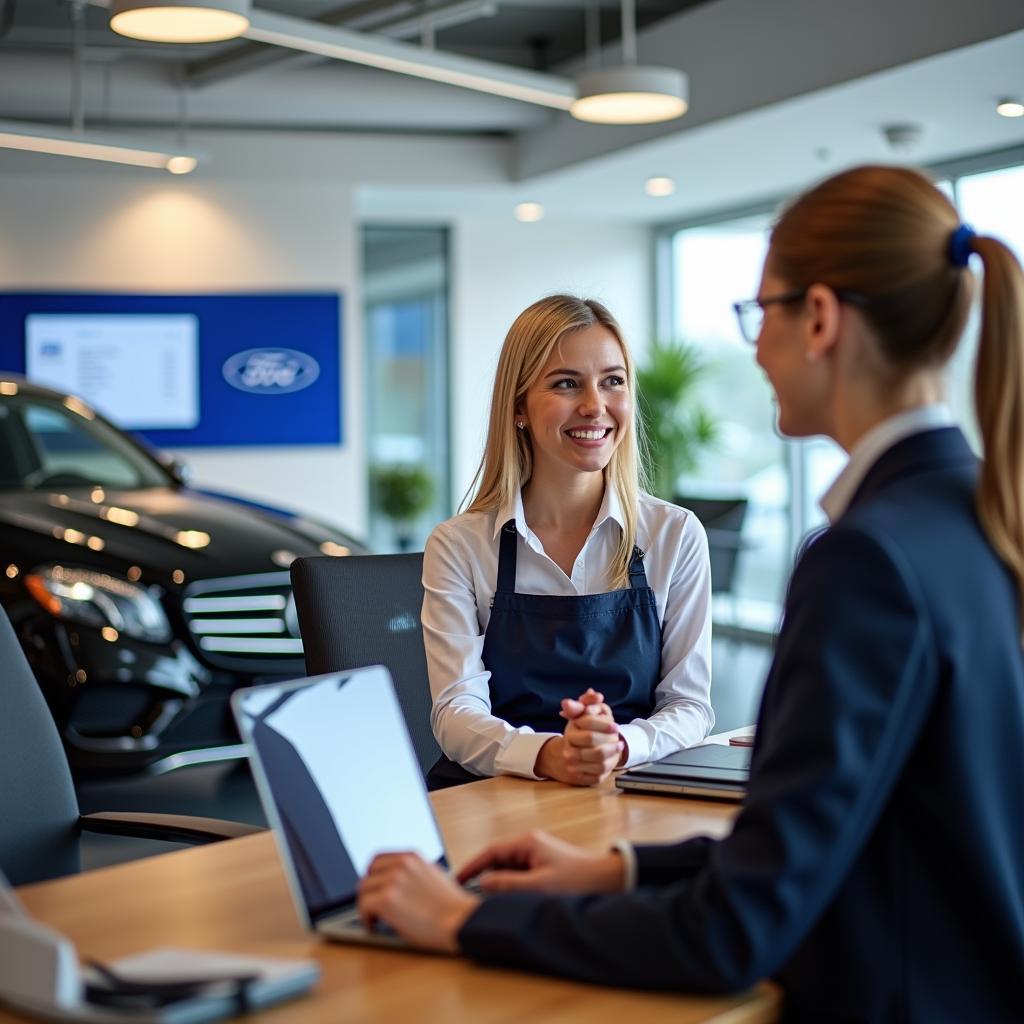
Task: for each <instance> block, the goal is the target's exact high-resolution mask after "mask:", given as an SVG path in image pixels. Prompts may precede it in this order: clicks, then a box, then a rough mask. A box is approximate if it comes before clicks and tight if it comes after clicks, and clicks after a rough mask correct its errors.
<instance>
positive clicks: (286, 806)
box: [232, 666, 444, 921]
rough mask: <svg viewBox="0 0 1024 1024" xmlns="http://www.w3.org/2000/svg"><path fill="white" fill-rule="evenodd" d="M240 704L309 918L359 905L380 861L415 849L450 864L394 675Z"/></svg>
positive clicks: (338, 681) (296, 687)
mask: <svg viewBox="0 0 1024 1024" xmlns="http://www.w3.org/2000/svg"><path fill="white" fill-rule="evenodd" d="M232 703H233V706H234V710H235V716H236V718H237V719H238V724H239V728H240V729H241V731H242V734H243V736H245V738H246V739H247V740H249V742H250V748H251V750H252V760H253V767H254V769H255V774H256V780H257V785H258V787H259V789H260V796H261V798H262V800H263V804H264V809H265V810H266V812H267V817H268V819H269V820H270V821H271V823H272V824H273V825H274V827H275V829H276V830H277V832H278V836H279V841H280V845H281V847H282V854H283V855H284V857H285V859H286V861H289V862H290V864H289V865H288V866H289V867H290V869H291V874H292V876H293V880H294V881H295V882H296V883H297V885H298V889H299V891H300V892H301V895H302V899H303V902H304V903H305V907H306V911H307V913H308V915H309V917H310V920H312V921H316V920H317V919H318V918H320V917H322V916H323V915H324V914H325V913H329V912H330V911H332V910H334V909H336V908H339V907H341V906H344V905H346V904H351V902H352V901H353V900H354V899H355V894H356V887H357V885H358V883H359V879H360V878H361V877H362V876H363V875H364V874H365V873H366V870H367V868H368V867H369V866H370V862H371V861H372V860H373V858H374V857H375V856H376V855H377V854H378V853H383V852H387V851H395V850H411V851H415V852H417V853H419V854H421V855H422V856H423V857H424V858H425V859H426V860H428V861H441V862H443V860H444V844H443V841H442V839H441V834H440V832H439V830H438V827H437V822H436V821H435V820H434V814H433V810H432V809H431V806H430V801H429V799H428V798H427V793H426V788H425V786H424V784H423V776H422V774H421V772H420V767H419V763H418V762H417V760H416V755H415V753H414V752H413V748H412V744H411V742H410V740H409V733H408V731H407V729H406V726H405V720H404V719H403V717H402V710H401V707H400V706H399V703H398V699H397V697H396V696H395V690H394V685H393V684H392V682H391V677H390V675H389V674H388V672H387V670H386V669H383V668H381V667H379V666H377V667H374V668H368V669H359V670H357V671H354V672H347V673H339V674H335V675H329V676H319V677H316V678H314V679H311V680H302V681H300V682H298V683H289V684H282V685H270V686H260V687H256V688H254V689H249V690H240V691H238V692H237V693H236V694H235V695H234V698H233V701H232Z"/></svg>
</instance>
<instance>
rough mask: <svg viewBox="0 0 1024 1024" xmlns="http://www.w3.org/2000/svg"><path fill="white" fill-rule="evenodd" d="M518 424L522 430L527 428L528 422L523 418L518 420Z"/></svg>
mask: <svg viewBox="0 0 1024 1024" xmlns="http://www.w3.org/2000/svg"><path fill="white" fill-rule="evenodd" d="M516 426H517V427H518V428H519V429H520V430H525V429H526V424H525V423H524V422H523V421H522V420H516Z"/></svg>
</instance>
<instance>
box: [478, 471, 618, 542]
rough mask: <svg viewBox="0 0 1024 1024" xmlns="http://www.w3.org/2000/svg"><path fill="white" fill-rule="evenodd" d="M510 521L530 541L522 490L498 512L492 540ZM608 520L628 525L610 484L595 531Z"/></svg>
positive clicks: (606, 486) (616, 495)
mask: <svg viewBox="0 0 1024 1024" xmlns="http://www.w3.org/2000/svg"><path fill="white" fill-rule="evenodd" d="M510 519H514V520H515V524H516V532H517V533H519V534H520V536H522V537H523V539H524V540H529V539H530V536H531V532H532V531H531V530H530V527H529V526H527V524H526V511H525V509H524V508H523V492H522V491H521V490H519V491H516V493H515V497H514V498H513V499H512V501H510V502H507V503H506V504H505V505H503V506H502V508H501V509H500V511H499V512H498V515H497V517H496V518H495V520H494V532H493V533H492V534H491V538H492V539H493V538H495V537H497V536H498V534H499V532H500V531H501V528H502V527H503V526H504V525H505V524H506V523H507V522H508V521H509V520H510ZM608 519H613V520H614V521H615V522H617V523H618V524H619V526H620V527H621V528H622V529H625V528H626V523H625V521H624V517H623V515H622V502H621V501H620V500H619V495H618V492H617V491H616V490H615V488H614V487H612V486H611V484H610V483H607V482H606V483H605V488H604V498H603V499H602V500H601V507H600V509H598V512H597V519H595V520H594V529H595V530H596V529H597V528H598V527H599V526H601V525H602V524H603V523H604V522H605V521H606V520H608Z"/></svg>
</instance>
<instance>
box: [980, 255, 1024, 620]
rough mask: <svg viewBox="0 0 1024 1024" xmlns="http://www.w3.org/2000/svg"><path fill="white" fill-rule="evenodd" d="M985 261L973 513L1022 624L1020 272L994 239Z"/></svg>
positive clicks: (1023, 317) (1023, 285)
mask: <svg viewBox="0 0 1024 1024" xmlns="http://www.w3.org/2000/svg"><path fill="white" fill-rule="evenodd" d="M972 249H973V251H974V252H976V253H977V254H978V255H979V256H980V257H981V260H982V263H983V264H984V267H985V276H984V280H983V291H982V303H981V337H980V339H979V342H978V364H977V369H976V370H975V377H974V402H975V408H976V411H977V416H978V425H979V426H980V428H981V437H982V442H983V444H984V449H985V461H984V463H983V464H982V468H981V480H980V482H979V486H978V514H979V516H980V517H981V522H982V524H983V525H984V527H985V532H986V533H988V535H989V538H990V539H991V541H992V545H993V547H994V548H995V549H996V551H997V552H998V553H999V555H1000V557H1001V558H1002V559H1003V561H1004V562H1006V564H1007V565H1008V566H1009V567H1010V570H1011V571H1012V572H1013V574H1014V576H1015V577H1016V579H1017V586H1018V589H1019V590H1020V592H1021V596H1022V602H1021V606H1022V629H1024V273H1022V271H1021V267H1020V264H1019V263H1018V262H1017V260H1016V259H1015V258H1014V255H1013V253H1011V252H1010V250H1009V249H1007V248H1006V246H1005V245H1003V243H1002V242H1000V241H998V240H997V239H995V238H975V239H974V243H973V245H972Z"/></svg>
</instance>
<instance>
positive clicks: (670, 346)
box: [637, 341, 718, 501]
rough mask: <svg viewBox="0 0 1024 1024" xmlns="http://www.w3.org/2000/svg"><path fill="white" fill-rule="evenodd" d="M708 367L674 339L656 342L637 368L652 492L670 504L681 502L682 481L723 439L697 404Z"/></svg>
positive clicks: (705, 412)
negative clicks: (707, 452)
mask: <svg viewBox="0 0 1024 1024" xmlns="http://www.w3.org/2000/svg"><path fill="white" fill-rule="evenodd" d="M707 369H708V366H707V363H706V362H705V361H704V360H703V359H702V358H701V356H700V353H699V352H698V351H697V349H696V348H695V347H694V346H692V345H686V344H684V343H682V342H677V341H670V342H655V344H654V345H653V346H651V349H650V351H649V352H648V354H647V359H646V361H645V363H644V365H643V366H641V367H640V368H639V369H638V370H637V390H638V392H639V406H640V408H639V412H640V419H641V422H642V424H643V431H644V435H645V437H646V440H647V453H648V466H649V470H650V488H651V492H652V493H653V494H654V495H656V496H657V497H659V498H664V499H665V500H666V501H674V500H675V499H676V496H677V495H678V493H679V490H678V483H679V478H680V477H681V476H682V475H683V474H684V473H689V472H692V471H693V470H695V469H696V468H697V460H698V457H699V455H700V452H701V451H702V450H703V449H704V448H707V447H708V446H709V445H711V444H713V443H714V442H715V440H716V439H717V438H718V424H717V423H716V422H715V421H714V419H712V417H711V415H710V414H709V413H708V411H707V410H706V409H705V408H704V406H703V405H701V404H700V403H699V402H698V401H697V388H698V385H699V384H700V382H701V379H702V378H703V377H704V375H705V374H706V372H707Z"/></svg>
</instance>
